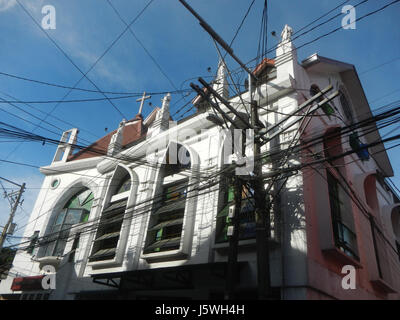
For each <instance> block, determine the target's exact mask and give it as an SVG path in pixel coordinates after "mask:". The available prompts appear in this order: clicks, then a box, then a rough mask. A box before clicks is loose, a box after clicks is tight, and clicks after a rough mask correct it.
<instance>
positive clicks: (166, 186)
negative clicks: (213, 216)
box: [143, 145, 191, 254]
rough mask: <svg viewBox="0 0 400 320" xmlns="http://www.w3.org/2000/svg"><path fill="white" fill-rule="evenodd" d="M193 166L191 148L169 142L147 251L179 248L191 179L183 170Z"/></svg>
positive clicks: (148, 232)
mask: <svg viewBox="0 0 400 320" xmlns="http://www.w3.org/2000/svg"><path fill="white" fill-rule="evenodd" d="M175 147H176V148H175ZM190 167H191V162H190V153H189V151H188V150H187V149H186V148H185V147H183V146H181V145H174V146H173V148H172V147H171V146H170V148H169V149H168V151H167V154H166V161H165V163H164V165H163V166H162V168H161V172H160V179H161V181H162V182H161V185H160V186H159V188H158V190H157V191H158V192H157V194H158V196H156V198H155V201H154V203H155V204H154V210H153V213H152V215H151V218H150V223H149V228H148V230H147V236H146V243H145V248H144V251H143V252H144V253H145V254H150V253H157V252H162V251H171V250H178V249H179V248H180V243H181V236H182V231H183V220H184V215H185V209H186V195H187V190H188V181H189V180H188V176H187V175H185V174H182V173H183V172H184V171H185V170H188V169H190Z"/></svg>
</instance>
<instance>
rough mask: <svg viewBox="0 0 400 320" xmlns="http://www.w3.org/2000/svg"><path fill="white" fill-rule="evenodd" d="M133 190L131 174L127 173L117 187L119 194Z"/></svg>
mask: <svg viewBox="0 0 400 320" xmlns="http://www.w3.org/2000/svg"><path fill="white" fill-rule="evenodd" d="M129 190H131V176H130V175H129V174H127V175H126V176H125V178H123V179H122V181H121V183H120V185H119V186H118V188H117V194H120V193H123V192H126V191H129Z"/></svg>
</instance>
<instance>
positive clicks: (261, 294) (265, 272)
mask: <svg viewBox="0 0 400 320" xmlns="http://www.w3.org/2000/svg"><path fill="white" fill-rule="evenodd" d="M249 98H250V107H251V125H252V127H253V129H254V136H255V139H254V176H255V180H254V181H252V183H251V184H252V186H253V189H254V200H255V203H256V208H255V213H254V214H255V220H256V243H257V285H258V286H257V287H258V299H260V300H265V299H268V298H270V297H271V276H270V261H269V251H270V250H269V238H270V234H271V231H270V227H271V222H270V205H269V199H268V198H267V194H266V192H265V189H264V182H263V179H262V165H261V161H260V160H258V158H259V156H260V153H261V141H260V139H259V138H257V137H258V133H259V129H261V128H259V125H258V123H259V118H258V104H257V102H256V101H254V100H253V79H252V77H251V76H250V75H249Z"/></svg>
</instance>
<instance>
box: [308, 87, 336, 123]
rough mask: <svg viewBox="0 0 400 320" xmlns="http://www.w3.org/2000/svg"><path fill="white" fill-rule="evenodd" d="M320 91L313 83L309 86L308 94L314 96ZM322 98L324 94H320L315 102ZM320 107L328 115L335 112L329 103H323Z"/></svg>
mask: <svg viewBox="0 0 400 320" xmlns="http://www.w3.org/2000/svg"><path fill="white" fill-rule="evenodd" d="M320 92H321V90H320V88H319V87H318V86H317V85H316V84H313V85H312V86H311V88H310V96H311V97H313V96H315V95H316V94H318V93H320ZM324 99H325V97H324V95H321V97H319V98H318V99H317V102H321V101H323V100H324ZM321 109H322V111H323V112H324V113H325V114H326V115H327V116H328V117H329V116H331V115H332V114H334V113H335V109H334V108H333V107H332V105H331V104H330V103H325V104H323V105H322V106H321Z"/></svg>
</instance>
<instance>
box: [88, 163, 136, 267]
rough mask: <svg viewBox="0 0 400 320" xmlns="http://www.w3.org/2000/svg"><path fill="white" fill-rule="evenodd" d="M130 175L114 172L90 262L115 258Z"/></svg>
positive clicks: (125, 172)
mask: <svg viewBox="0 0 400 320" xmlns="http://www.w3.org/2000/svg"><path fill="white" fill-rule="evenodd" d="M131 187H132V181H131V176H130V174H129V173H128V172H127V171H126V170H125V169H123V168H121V167H118V168H117V169H116V171H115V174H114V177H113V179H111V185H110V187H109V193H108V197H107V199H109V200H108V204H106V206H105V208H104V210H103V212H102V215H101V219H100V224H99V228H98V229H97V233H96V238H95V240H94V244H93V248H92V254H91V255H90V257H89V261H90V262H99V261H107V260H113V259H114V258H115V257H116V252H117V248H118V241H119V240H120V234H121V229H122V223H123V219H124V214H125V210H126V207H127V203H128V198H129V192H127V191H129V190H131Z"/></svg>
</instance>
